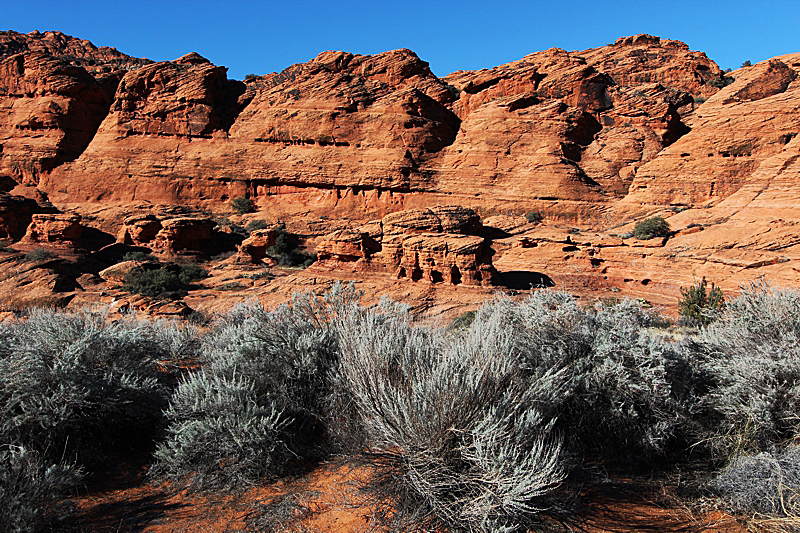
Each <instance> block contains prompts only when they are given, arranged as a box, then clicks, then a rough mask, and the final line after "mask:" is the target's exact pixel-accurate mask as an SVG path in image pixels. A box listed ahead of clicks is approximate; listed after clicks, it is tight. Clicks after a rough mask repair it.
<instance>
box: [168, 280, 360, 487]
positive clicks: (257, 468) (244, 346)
mask: <svg viewBox="0 0 800 533" xmlns="http://www.w3.org/2000/svg"><path fill="white" fill-rule="evenodd" d="M359 297H360V294H359V293H357V291H355V290H354V289H353V288H352V286H343V285H335V286H334V287H333V288H332V289H331V290H330V291H328V292H327V293H326V294H324V295H322V296H316V295H314V294H312V293H306V294H302V295H299V294H298V295H295V296H293V298H292V302H291V304H285V305H282V306H280V307H279V308H278V309H276V310H274V311H267V310H266V309H264V307H262V306H261V305H259V304H258V303H257V302H248V303H244V304H240V305H238V306H236V307H234V308H233V309H232V310H231V311H230V312H229V313H228V314H227V315H226V316H224V317H223V318H222V319H221V320H220V321H219V323H218V324H216V326H215V327H214V329H213V330H212V331H211V332H210V333H209V334H208V335H207V336H206V338H205V339H204V344H203V355H204V360H205V367H204V368H203V370H202V371H201V372H200V373H198V374H194V375H191V376H189V377H187V378H186V379H185V380H184V381H183V382H182V383H180V384H179V386H178V388H177V390H176V392H175V394H174V395H173V398H172V402H171V407H170V408H169V410H168V411H167V416H168V419H169V427H168V430H167V434H168V438H167V439H166V441H165V442H163V443H162V444H161V445H160V446H159V448H158V451H157V453H156V460H157V461H156V464H155V466H154V468H153V474H154V475H155V476H157V477H166V478H171V479H175V480H182V481H184V482H187V483H188V484H189V486H190V487H192V488H194V489H200V490H203V489H211V488H219V487H230V486H235V485H239V486H241V485H246V484H250V483H255V482H257V481H260V480H263V479H267V478H271V477H274V476H276V475H279V474H281V473H285V472H286V471H287V469H288V468H290V467H291V466H295V467H296V466H297V464H298V463H302V462H303V461H304V460H307V459H309V458H311V457H313V456H315V454H318V453H319V450H320V448H321V447H322V446H323V445H324V442H323V436H324V433H325V422H324V418H325V415H324V412H325V402H326V401H327V397H328V394H329V388H330V379H329V374H330V372H331V369H332V367H333V365H334V364H335V361H336V359H337V358H338V340H337V336H336V333H335V331H334V329H333V323H334V322H335V321H336V320H337V319H338V316H339V315H340V314H341V313H344V312H347V310H349V309H350V308H353V307H354V306H355V302H357V300H358V298H359ZM290 463H291V464H290Z"/></svg>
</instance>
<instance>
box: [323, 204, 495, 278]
mask: <svg viewBox="0 0 800 533" xmlns="http://www.w3.org/2000/svg"><path fill="white" fill-rule="evenodd" d="M480 228H481V223H480V218H479V217H478V215H477V213H475V212H474V211H472V210H471V209H466V208H463V207H459V206H439V207H434V208H431V209H412V210H407V211H400V212H397V213H393V214H390V215H387V216H386V217H384V218H383V220H381V222H380V224H378V223H376V222H372V223H370V224H367V225H365V226H362V227H361V228H356V229H347V230H338V231H335V232H333V233H331V234H329V235H327V236H325V237H324V238H323V239H322V240H321V241H320V242H319V243H317V247H316V252H317V258H318V263H319V264H320V265H321V266H323V267H324V266H330V267H337V266H342V265H343V264H347V263H351V264H354V265H355V268H356V270H361V271H364V272H365V273H378V274H383V275H392V276H394V277H396V278H398V279H409V280H410V281H420V280H425V281H427V282H430V283H440V282H444V283H449V284H452V285H459V284H464V285H478V286H480V285H483V286H489V285H491V284H492V283H494V282H495V281H496V276H495V274H496V273H495V271H494V268H493V267H492V264H491V256H492V253H493V252H492V250H491V248H490V246H489V245H488V243H487V242H486V240H485V239H484V238H483V237H479V236H476V235H468V234H469V233H475V232H478V231H480ZM380 230H382V232H379V231H380Z"/></svg>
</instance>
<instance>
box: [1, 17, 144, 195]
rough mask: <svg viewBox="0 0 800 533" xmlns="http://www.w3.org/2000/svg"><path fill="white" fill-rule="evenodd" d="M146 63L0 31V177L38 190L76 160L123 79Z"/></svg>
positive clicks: (58, 38)
mask: <svg viewBox="0 0 800 533" xmlns="http://www.w3.org/2000/svg"><path fill="white" fill-rule="evenodd" d="M144 63H146V60H138V59H134V58H132V57H130V56H126V55H124V54H121V53H120V52H118V51H116V50H114V49H112V48H107V47H101V48H97V47H95V46H94V45H92V44H91V43H90V42H88V41H84V40H81V39H75V38H73V37H69V36H66V35H64V34H62V33H60V32H45V33H39V32H33V33H30V34H27V35H26V34H20V33H16V32H0V146H2V149H1V150H0V175H3V174H5V175H8V176H10V177H12V178H13V179H14V180H16V181H17V182H19V183H26V184H33V185H35V184H37V183H38V181H39V179H40V177H41V175H42V173H47V172H49V171H51V170H52V169H54V168H56V167H57V166H59V165H61V164H62V163H64V162H67V161H72V160H74V159H76V158H77V157H78V156H80V155H81V154H82V153H83V151H84V150H85V149H86V147H87V146H88V145H89V143H90V141H91V140H92V139H93V138H94V135H95V133H96V131H97V128H98V126H99V125H100V123H101V122H102V121H103V119H104V118H105V117H106V114H107V113H108V109H109V106H110V105H111V102H112V101H113V97H114V92H115V90H116V85H117V82H118V81H119V79H120V78H121V77H122V73H123V72H124V71H125V70H126V69H129V68H138V67H140V66H141V65H142V64H144Z"/></svg>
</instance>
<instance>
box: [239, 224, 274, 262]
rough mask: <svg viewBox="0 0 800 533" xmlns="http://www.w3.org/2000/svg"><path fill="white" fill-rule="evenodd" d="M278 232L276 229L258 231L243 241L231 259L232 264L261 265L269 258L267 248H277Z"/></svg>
mask: <svg viewBox="0 0 800 533" xmlns="http://www.w3.org/2000/svg"><path fill="white" fill-rule="evenodd" d="M277 235H278V232H277V231H276V230H275V229H257V230H255V231H253V232H251V233H250V235H249V236H248V237H247V238H246V239H245V240H244V241H242V244H240V245H239V248H238V249H237V251H236V254H234V255H233V256H232V258H231V262H233V263H237V264H248V263H253V264H260V263H263V262H264V259H266V257H267V248H269V247H271V246H275V237H276V236H277Z"/></svg>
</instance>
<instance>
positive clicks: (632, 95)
mask: <svg viewBox="0 0 800 533" xmlns="http://www.w3.org/2000/svg"><path fill="white" fill-rule="evenodd" d="M722 75H723V74H722V72H721V71H720V69H719V67H717V66H716V65H715V64H714V63H713V62H712V61H710V60H709V59H708V58H707V57H706V56H705V54H703V53H700V52H692V51H690V50H689V48H688V46H686V45H685V44H683V43H680V42H678V41H668V40H664V41H661V40H660V39H659V38H658V37H652V36H647V35H641V36H636V37H631V38H624V39H620V40H618V41H617V42H616V43H615V44H613V45H611V46H606V47H602V48H597V49H592V50H586V51H584V52H566V51H564V50H560V49H552V50H547V51H545V52H539V53H535V54H531V55H528V56H526V57H525V58H523V59H521V60H519V61H515V62H512V63H508V64H506V65H501V66H499V67H495V68H493V69H490V70H482V71H477V72H456V73H453V74H451V75H450V76H448V77H447V78H445V79H446V80H447V81H448V82H449V83H452V84H453V85H455V86H456V87H457V88H459V89H461V90H462V92H461V98H460V99H459V101H458V103H457V104H456V105H455V109H456V111H457V112H458V113H459V116H461V118H462V119H463V123H462V126H461V128H462V129H461V132H460V133H459V137H458V138H457V140H456V143H455V144H454V145H453V146H452V147H450V148H448V150H447V153H446V154H445V156H444V158H443V160H442V165H441V173H442V175H443V176H446V178H443V179H442V183H441V186H440V187H441V189H442V190H447V191H448V192H451V193H457V191H459V190H463V188H464V186H465V184H466V185H467V186H468V187H470V188H469V190H468V192H470V193H473V194H480V191H482V190H487V189H488V190H491V191H492V193H493V194H494V195H496V196H497V197H501V198H502V197H506V198H508V197H517V198H520V199H523V198H524V199H527V200H529V201H530V200H537V199H538V200H559V199H564V200H578V201H591V202H598V201H599V202H602V201H608V200H609V199H613V198H619V197H622V196H624V195H625V194H627V192H628V187H629V186H630V182H631V180H632V178H633V175H634V173H635V172H636V169H637V168H638V167H639V166H640V165H641V164H643V163H645V162H647V161H649V160H651V159H653V158H654V157H655V156H656V155H657V154H658V153H659V152H660V151H661V150H662V149H663V148H664V147H665V146H668V145H670V144H672V143H673V142H675V141H676V140H677V139H679V138H680V137H681V136H682V135H684V134H685V133H686V132H688V131H689V128H688V127H687V126H686V125H685V124H684V123H683V122H682V118H681V116H680V110H681V108H684V107H685V106H687V105H689V104H691V103H692V100H693V97H695V96H696V97H700V96H706V95H711V94H714V93H715V92H716V91H717V90H718V89H717V88H715V87H713V86H712V85H710V83H711V82H712V81H714V80H720V79H721V77H722ZM473 184H474V187H471V185H473Z"/></svg>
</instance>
